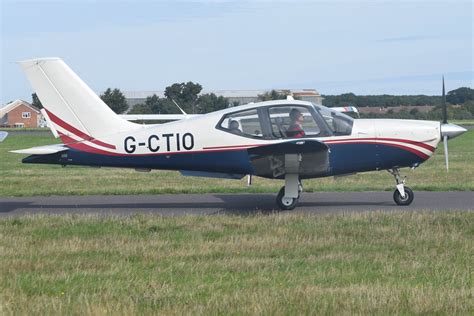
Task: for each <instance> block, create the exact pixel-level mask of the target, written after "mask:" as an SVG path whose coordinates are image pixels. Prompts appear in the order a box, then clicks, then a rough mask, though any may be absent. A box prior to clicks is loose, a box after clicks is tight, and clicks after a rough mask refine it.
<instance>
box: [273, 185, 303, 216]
mask: <svg viewBox="0 0 474 316" xmlns="http://www.w3.org/2000/svg"><path fill="white" fill-rule="evenodd" d="M276 202H277V204H278V206H279V207H280V209H282V210H285V211H289V210H293V209H294V208H295V207H296V204H298V198H288V197H285V187H282V188H281V189H280V191H279V192H278V195H277V198H276Z"/></svg>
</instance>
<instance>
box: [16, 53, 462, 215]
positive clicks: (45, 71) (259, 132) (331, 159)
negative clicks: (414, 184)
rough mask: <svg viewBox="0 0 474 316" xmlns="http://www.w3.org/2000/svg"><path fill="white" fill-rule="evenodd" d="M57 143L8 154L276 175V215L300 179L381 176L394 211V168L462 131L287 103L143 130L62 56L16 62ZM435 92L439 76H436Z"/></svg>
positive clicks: (288, 204) (291, 200)
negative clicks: (388, 182) (388, 183)
mask: <svg viewBox="0 0 474 316" xmlns="http://www.w3.org/2000/svg"><path fill="white" fill-rule="evenodd" d="M19 64H20V65H21V67H22V69H23V71H24V72H25V74H26V76H27V77H28V80H29V81H30V83H31V85H32V87H33V89H34V91H35V92H36V93H37V95H38V97H39V99H40V100H41V103H42V104H43V106H44V109H42V113H43V115H44V117H45V118H46V120H47V122H48V125H49V127H50V129H51V131H52V133H53V134H54V135H55V137H60V138H61V140H62V142H63V143H62V144H56V145H50V146H40V147H33V148H29V149H23V150H16V151H14V152H16V153H21V154H29V155H30V156H28V157H26V158H24V159H23V162H24V163H38V164H58V165H62V166H67V165H83V166H104V167H122V168H135V169H137V170H139V171H143V170H145V171H149V170H152V169H166V170H179V171H180V172H181V173H182V174H183V175H189V176H207V177H216V178H229V179H241V178H243V177H244V176H245V175H254V176H259V177H264V178H270V179H284V182H285V185H284V186H283V187H282V188H281V190H280V191H279V193H278V195H277V200H276V201H277V204H278V206H279V207H280V208H281V209H284V210H290V209H293V208H295V206H296V204H297V202H298V199H299V197H300V193H301V192H302V190H303V186H302V182H301V180H303V179H308V178H319V177H328V176H338V175H347V174H353V173H358V172H365V171H373V170H389V172H390V173H391V174H392V175H393V176H394V178H395V182H396V190H395V192H394V194H393V198H394V200H395V202H396V204H398V205H409V204H410V203H411V202H412V201H413V197H414V194H413V191H412V190H410V188H408V187H406V186H405V178H404V177H402V176H401V175H400V171H399V169H400V168H402V167H411V168H416V167H418V166H419V165H420V164H421V163H423V162H424V161H426V160H427V159H428V158H430V157H431V156H432V155H433V152H434V151H435V149H436V147H437V145H438V143H439V142H440V141H441V140H443V141H444V145H445V154H446V166H448V165H447V163H448V156H447V141H448V139H450V138H453V137H456V136H458V135H460V134H462V133H464V132H465V131H466V130H465V129H464V128H462V127H459V126H457V125H453V124H448V122H447V120H446V105H445V104H444V120H443V121H442V122H434V121H416V120H393V119H353V118H351V117H350V116H348V115H345V114H343V113H341V112H339V111H337V110H334V109H331V108H327V107H324V106H321V105H318V104H313V103H311V102H306V101H298V100H294V99H292V98H289V99H288V100H278V101H265V102H259V103H250V104H247V105H241V106H236V107H231V108H227V109H224V110H220V111H216V112H212V113H208V114H202V115H185V114H183V115H182V116H181V115H178V116H176V115H174V118H172V117H171V116H170V117H168V118H169V119H179V120H175V121H171V122H167V123H163V124H153V125H142V124H136V123H133V122H130V121H128V120H126V119H123V118H121V117H120V116H119V115H117V114H115V113H114V112H113V111H112V110H111V109H110V108H109V107H108V106H107V105H106V104H105V103H104V102H103V101H102V100H101V99H100V98H99V97H98V96H97V94H96V93H94V91H92V90H91V89H90V88H89V87H88V86H87V85H86V84H85V83H84V82H83V81H82V80H81V79H80V78H79V77H78V76H77V75H76V74H75V73H74V72H73V71H72V70H71V69H70V68H69V67H68V66H67V65H66V64H65V63H64V62H63V61H62V60H61V59H59V58H41V59H32V60H26V61H22V62H19ZM443 96H444V80H443Z"/></svg>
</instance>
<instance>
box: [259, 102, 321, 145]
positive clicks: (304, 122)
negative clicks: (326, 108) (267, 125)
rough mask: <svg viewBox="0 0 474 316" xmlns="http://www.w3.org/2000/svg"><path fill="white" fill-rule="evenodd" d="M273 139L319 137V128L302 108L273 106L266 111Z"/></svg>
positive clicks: (309, 113)
mask: <svg viewBox="0 0 474 316" xmlns="http://www.w3.org/2000/svg"><path fill="white" fill-rule="evenodd" d="M268 113H269V115H270V122H271V128H272V134H273V137H275V138H301V137H316V136H319V134H320V132H321V128H320V127H319V126H318V124H317V123H316V121H315V120H314V118H313V116H312V114H311V112H310V111H309V110H308V108H306V107H304V106H275V107H271V108H269V109H268Z"/></svg>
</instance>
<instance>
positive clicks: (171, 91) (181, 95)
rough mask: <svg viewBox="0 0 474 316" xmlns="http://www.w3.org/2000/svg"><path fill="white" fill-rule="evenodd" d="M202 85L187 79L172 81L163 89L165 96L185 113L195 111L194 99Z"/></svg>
mask: <svg viewBox="0 0 474 316" xmlns="http://www.w3.org/2000/svg"><path fill="white" fill-rule="evenodd" d="M201 90H202V86H201V85H200V84H199V83H194V82H192V81H188V82H187V83H184V82H182V83H174V84H172V85H171V86H169V87H166V89H165V96H166V98H168V99H169V100H174V101H175V102H177V103H178V104H179V106H181V108H183V110H184V111H186V113H196V112H197V109H196V101H197V99H198V97H199V93H200V92H201Z"/></svg>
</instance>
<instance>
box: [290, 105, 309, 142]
mask: <svg viewBox="0 0 474 316" xmlns="http://www.w3.org/2000/svg"><path fill="white" fill-rule="evenodd" d="M290 120H291V123H290V126H289V127H288V128H287V130H286V132H285V134H286V136H287V137H291V138H301V137H304V136H305V135H306V133H305V132H304V130H303V127H302V126H301V124H303V121H304V117H303V114H302V113H301V112H300V111H299V110H297V109H292V110H291V111H290Z"/></svg>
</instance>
